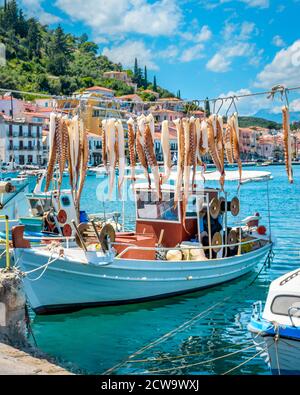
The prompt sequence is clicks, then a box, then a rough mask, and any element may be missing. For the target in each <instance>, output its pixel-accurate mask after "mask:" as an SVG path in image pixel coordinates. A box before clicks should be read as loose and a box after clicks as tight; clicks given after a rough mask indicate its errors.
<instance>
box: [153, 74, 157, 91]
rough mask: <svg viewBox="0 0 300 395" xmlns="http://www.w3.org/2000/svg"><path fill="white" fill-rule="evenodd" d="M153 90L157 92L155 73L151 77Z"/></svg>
mask: <svg viewBox="0 0 300 395" xmlns="http://www.w3.org/2000/svg"><path fill="white" fill-rule="evenodd" d="M153 91H154V92H157V82H156V75H155V76H154V77H153Z"/></svg>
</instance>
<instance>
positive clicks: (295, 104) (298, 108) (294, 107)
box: [290, 99, 300, 112]
mask: <svg viewBox="0 0 300 395" xmlns="http://www.w3.org/2000/svg"><path fill="white" fill-rule="evenodd" d="M290 110H291V111H293V112H300V99H295V100H293V101H292V102H290Z"/></svg>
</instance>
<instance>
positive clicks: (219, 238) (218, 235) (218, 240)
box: [211, 232, 223, 253]
mask: <svg viewBox="0 0 300 395" xmlns="http://www.w3.org/2000/svg"><path fill="white" fill-rule="evenodd" d="M211 244H212V246H214V247H213V251H214V252H215V253H218V252H219V251H221V247H218V246H221V245H222V244H223V243H222V236H221V233H220V232H216V233H215V234H214V236H213V238H212V241H211Z"/></svg>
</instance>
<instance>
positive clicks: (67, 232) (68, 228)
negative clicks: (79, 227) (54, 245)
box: [62, 224, 72, 237]
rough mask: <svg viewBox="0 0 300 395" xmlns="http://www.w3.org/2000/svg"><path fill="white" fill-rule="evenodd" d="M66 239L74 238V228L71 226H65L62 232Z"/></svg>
mask: <svg viewBox="0 0 300 395" xmlns="http://www.w3.org/2000/svg"><path fill="white" fill-rule="evenodd" d="M62 233H63V235H64V237H71V236H72V228H71V225H69V224H65V225H64V227H63V230H62Z"/></svg>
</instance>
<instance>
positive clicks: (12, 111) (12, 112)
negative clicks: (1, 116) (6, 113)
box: [10, 94, 14, 120]
mask: <svg viewBox="0 0 300 395" xmlns="http://www.w3.org/2000/svg"><path fill="white" fill-rule="evenodd" d="M10 107H11V119H12V120H13V119H14V104H13V96H12V94H11V95H10Z"/></svg>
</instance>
